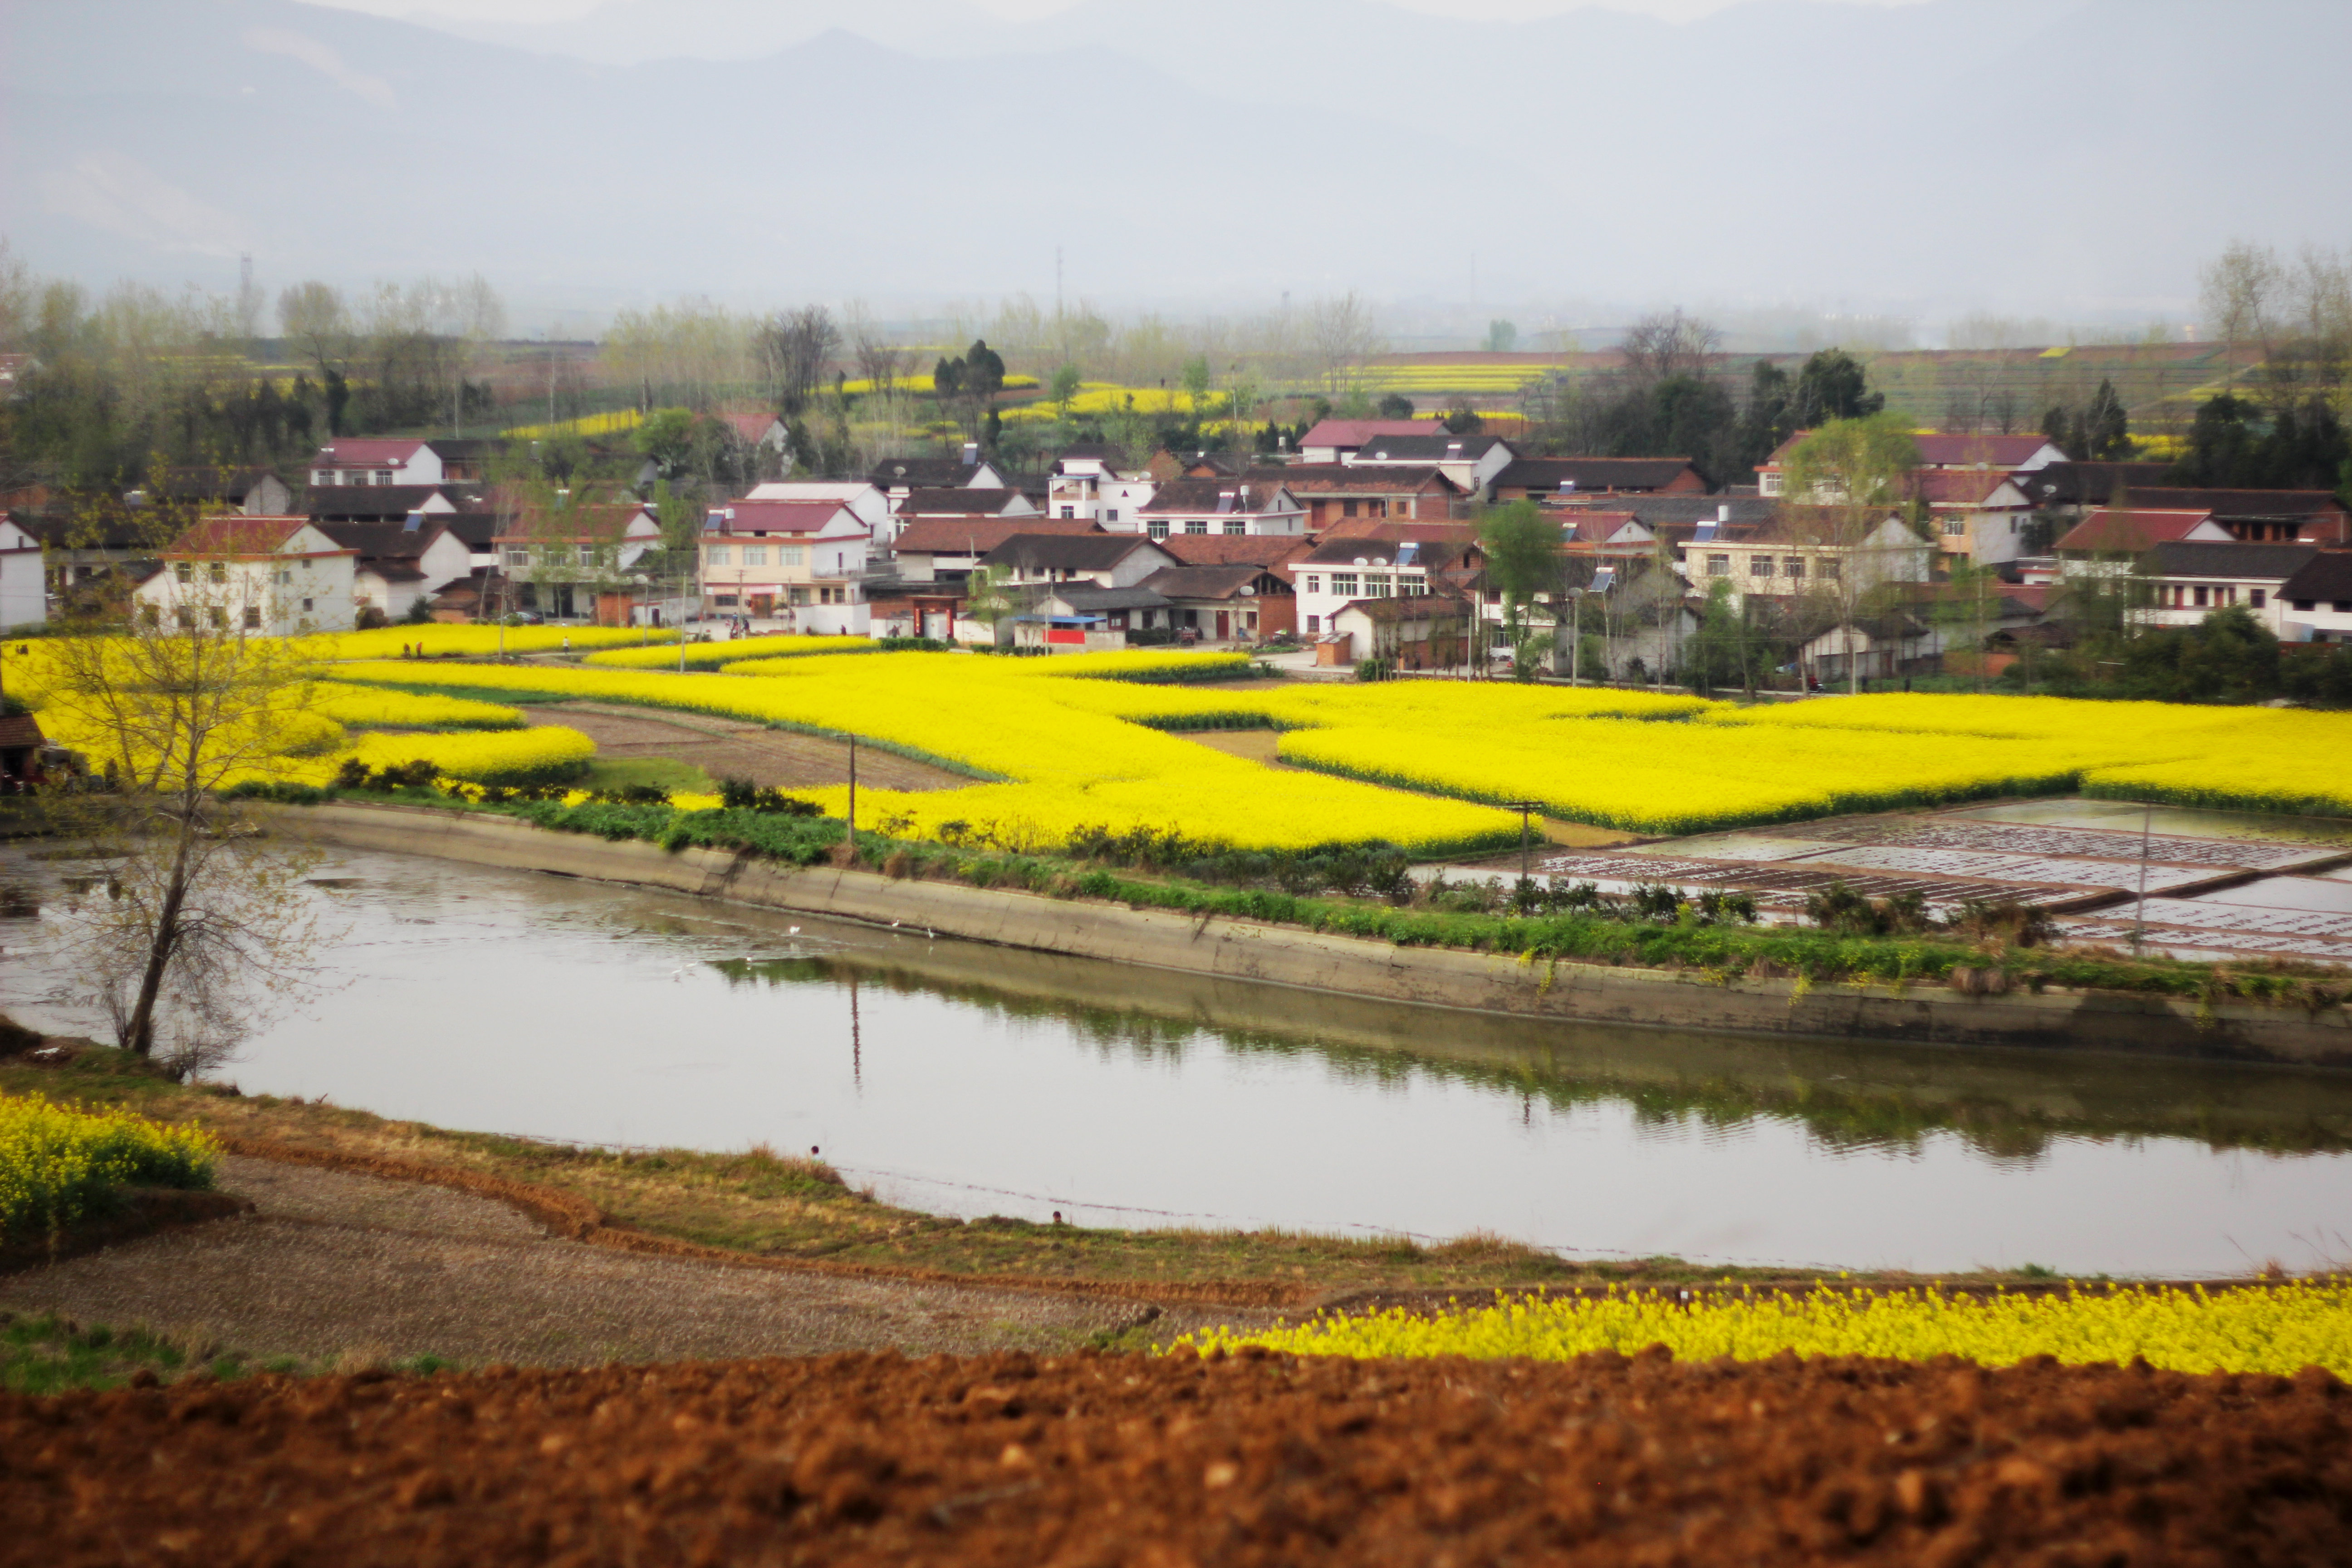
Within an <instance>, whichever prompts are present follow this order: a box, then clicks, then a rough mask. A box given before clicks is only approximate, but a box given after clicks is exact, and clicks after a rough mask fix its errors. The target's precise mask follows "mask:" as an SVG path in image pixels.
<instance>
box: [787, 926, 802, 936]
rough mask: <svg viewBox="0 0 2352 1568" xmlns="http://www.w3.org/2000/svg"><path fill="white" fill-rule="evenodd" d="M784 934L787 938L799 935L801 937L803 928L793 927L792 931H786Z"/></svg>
mask: <svg viewBox="0 0 2352 1568" xmlns="http://www.w3.org/2000/svg"><path fill="white" fill-rule="evenodd" d="M784 934H785V935H786V936H798V935H800V934H801V928H800V927H798V926H793V927H792V928H791V929H790V930H788V931H785V932H784Z"/></svg>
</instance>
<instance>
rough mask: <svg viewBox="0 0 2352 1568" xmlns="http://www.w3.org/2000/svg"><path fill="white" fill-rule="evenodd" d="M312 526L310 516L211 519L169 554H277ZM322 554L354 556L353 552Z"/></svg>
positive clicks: (177, 542)
mask: <svg viewBox="0 0 2352 1568" xmlns="http://www.w3.org/2000/svg"><path fill="white" fill-rule="evenodd" d="M308 527H310V519H309V518H307V517H208V518H205V519H204V520H203V521H200V522H198V523H196V524H195V525H194V527H192V528H190V529H189V530H187V531H185V532H184V533H183V534H181V535H180V537H179V538H177V539H175V540H173V541H172V543H171V546H170V548H168V549H166V550H165V551H164V552H163V553H164V554H166V555H204V556H211V557H221V556H237V555H275V554H278V552H280V551H282V550H284V549H285V548H286V543H287V541H289V540H290V539H292V538H293V537H294V536H295V534H297V533H299V532H300V531H302V530H303V529H306V528H308ZM316 553H320V554H335V555H350V554H353V553H355V552H352V551H349V550H336V551H320V552H316Z"/></svg>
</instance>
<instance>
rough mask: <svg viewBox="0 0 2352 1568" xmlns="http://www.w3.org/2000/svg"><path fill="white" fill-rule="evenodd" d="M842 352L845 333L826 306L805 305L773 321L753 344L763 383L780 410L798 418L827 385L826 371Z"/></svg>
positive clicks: (762, 324) (763, 322) (772, 318)
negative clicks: (822, 386)
mask: <svg viewBox="0 0 2352 1568" xmlns="http://www.w3.org/2000/svg"><path fill="white" fill-rule="evenodd" d="M840 349H841V329H840V328H839V327H838V326H836V325H835V324H834V320H833V312H832V311H830V310H826V309H825V308H824V306H822V305H804V306H803V307H802V308H801V309H799V310H786V311H782V312H780V313H779V314H777V315H773V316H771V317H769V318H768V319H767V320H766V321H762V322H761V324H760V330H759V332H758V334H757V336H756V337H755V338H754V340H753V352H754V353H756V354H757V355H758V357H759V364H760V376H761V380H763V381H765V382H766V383H767V384H768V387H769V390H770V392H771V393H772V395H773V396H774V398H775V401H776V406H777V407H778V408H780V409H782V411H783V412H784V413H786V414H798V413H800V412H801V411H802V410H803V408H805V407H807V406H808V401H809V399H810V398H811V397H812V396H814V395H815V393H816V389H817V388H818V386H820V385H821V384H823V383H824V373H825V368H826V367H827V366H828V365H830V364H832V363H833V360H834V356H835V354H836V353H839V352H840Z"/></svg>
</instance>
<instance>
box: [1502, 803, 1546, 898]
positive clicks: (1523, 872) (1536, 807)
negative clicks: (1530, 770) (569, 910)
mask: <svg viewBox="0 0 2352 1568" xmlns="http://www.w3.org/2000/svg"><path fill="white" fill-rule="evenodd" d="M1503 809H1504V810H1505V811H1516V812H1517V813H1518V814H1519V880H1520V881H1522V882H1526V881H1531V880H1533V879H1534V877H1535V867H1534V864H1533V862H1532V861H1530V860H1529V858H1528V856H1529V854H1530V852H1531V848H1532V845H1533V837H1534V834H1533V827H1534V821H1535V814H1536V813H1537V812H1538V811H1541V810H1542V809H1543V802H1541V801H1539V800H1507V801H1505V802H1503Z"/></svg>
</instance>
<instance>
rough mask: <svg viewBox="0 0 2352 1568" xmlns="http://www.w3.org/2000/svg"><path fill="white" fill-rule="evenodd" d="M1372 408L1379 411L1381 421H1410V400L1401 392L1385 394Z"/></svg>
mask: <svg viewBox="0 0 2352 1568" xmlns="http://www.w3.org/2000/svg"><path fill="white" fill-rule="evenodd" d="M1373 407H1374V408H1376V409H1377V410H1378V411H1379V413H1380V416H1381V418H1383V419H1410V418H1412V398H1410V397H1407V396H1406V395H1404V394H1403V393H1402V392H1391V393H1388V394H1386V395H1383V396H1382V397H1381V400H1380V402H1378V403H1377V404H1374V405H1373Z"/></svg>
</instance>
